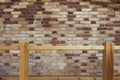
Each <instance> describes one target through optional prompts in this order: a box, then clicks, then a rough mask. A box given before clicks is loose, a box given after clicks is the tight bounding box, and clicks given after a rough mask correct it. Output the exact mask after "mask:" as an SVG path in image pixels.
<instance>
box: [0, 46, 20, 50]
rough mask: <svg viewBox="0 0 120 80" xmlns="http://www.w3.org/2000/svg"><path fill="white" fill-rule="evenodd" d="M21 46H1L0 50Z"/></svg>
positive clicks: (17, 48)
mask: <svg viewBox="0 0 120 80" xmlns="http://www.w3.org/2000/svg"><path fill="white" fill-rule="evenodd" d="M19 49H20V46H0V50H19Z"/></svg>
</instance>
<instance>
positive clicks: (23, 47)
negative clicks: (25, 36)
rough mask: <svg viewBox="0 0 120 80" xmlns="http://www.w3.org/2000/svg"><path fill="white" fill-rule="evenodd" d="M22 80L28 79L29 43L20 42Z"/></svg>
mask: <svg viewBox="0 0 120 80" xmlns="http://www.w3.org/2000/svg"><path fill="white" fill-rule="evenodd" d="M20 80H28V43H26V42H22V43H21V44H20Z"/></svg>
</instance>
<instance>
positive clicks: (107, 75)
mask: <svg viewBox="0 0 120 80" xmlns="http://www.w3.org/2000/svg"><path fill="white" fill-rule="evenodd" d="M0 50H20V80H28V51H29V50H104V53H103V80H114V79H113V67H114V66H113V65H114V62H113V61H114V50H120V46H114V44H113V43H111V42H107V43H105V44H104V45H103V46H32V45H28V43H26V42H23V43H20V45H18V46H0Z"/></svg>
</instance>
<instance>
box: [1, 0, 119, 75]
mask: <svg viewBox="0 0 120 80" xmlns="http://www.w3.org/2000/svg"><path fill="white" fill-rule="evenodd" d="M118 4H119V3H114V4H113V3H111V2H109V1H108V0H103V1H102V2H100V0H99V1H98V0H0V45H13V44H15V45H18V44H19V43H20V42H24V41H25V42H28V43H30V44H31V45H42V46H49V45H50V46H77V45H93V46H94V45H102V44H103V43H104V42H107V41H112V42H114V43H115V44H116V45H120V37H119V36H120V13H119V6H118ZM119 53H120V52H119V51H116V54H115V75H120V63H119V62H120V54H119ZM29 55H30V56H29V70H30V71H29V74H30V75H102V51H30V52H29ZM0 75H19V51H15V50H10V51H1V52H0Z"/></svg>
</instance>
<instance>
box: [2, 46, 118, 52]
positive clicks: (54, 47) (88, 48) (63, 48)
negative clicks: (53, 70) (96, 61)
mask: <svg viewBox="0 0 120 80" xmlns="http://www.w3.org/2000/svg"><path fill="white" fill-rule="evenodd" d="M0 50H1V51H2V50H20V46H0ZM28 50H104V46H31V45H29V46H28ZM115 50H120V46H115Z"/></svg>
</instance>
